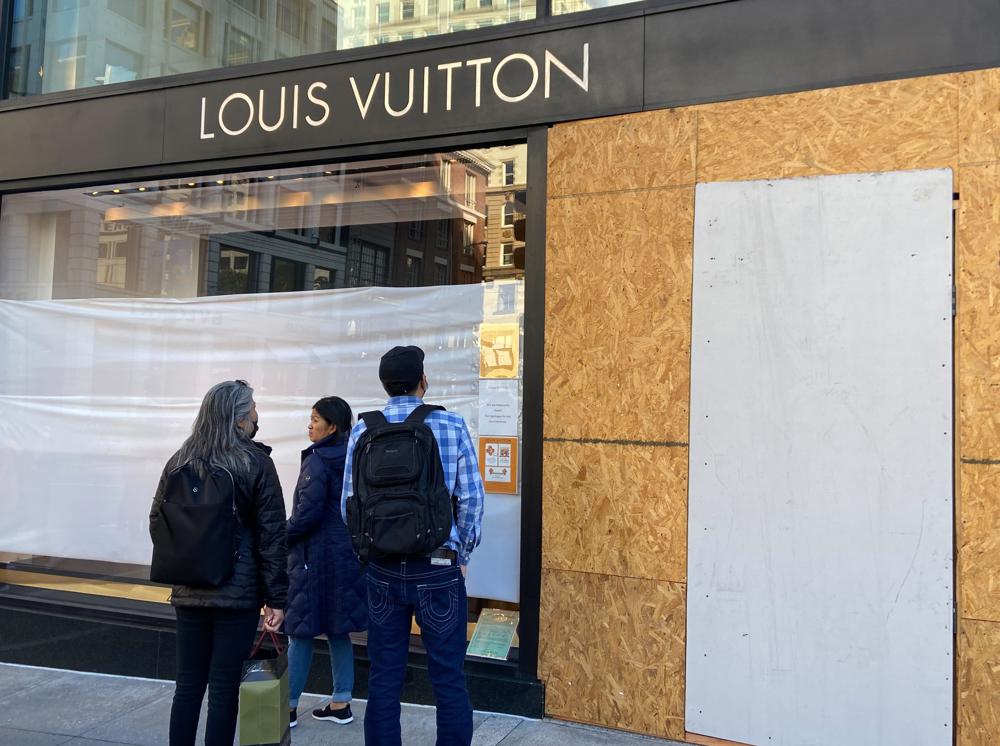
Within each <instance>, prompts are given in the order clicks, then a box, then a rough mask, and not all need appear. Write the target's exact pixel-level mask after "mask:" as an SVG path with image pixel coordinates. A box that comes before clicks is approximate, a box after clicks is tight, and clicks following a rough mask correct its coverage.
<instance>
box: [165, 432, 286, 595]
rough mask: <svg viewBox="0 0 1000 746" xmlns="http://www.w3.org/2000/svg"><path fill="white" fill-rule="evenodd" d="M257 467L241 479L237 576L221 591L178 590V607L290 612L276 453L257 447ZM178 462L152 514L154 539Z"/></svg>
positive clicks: (238, 484)
mask: <svg viewBox="0 0 1000 746" xmlns="http://www.w3.org/2000/svg"><path fill="white" fill-rule="evenodd" d="M254 445H255V446H256V447H257V448H256V449H255V451H254V458H253V465H252V468H251V469H250V472H249V473H247V474H235V475H234V476H235V478H236V512H237V516H238V517H239V523H238V528H237V531H238V537H237V541H238V546H239V548H238V550H237V553H236V560H235V562H234V564H233V573H232V575H230V576H229V578H228V579H226V580H225V582H223V583H222V585H220V586H218V587H215V588H191V587H189V586H186V585H175V586H174V588H173V593H172V594H171V596H170V602H171V603H172V604H173V605H174V606H195V607H210V608H218V609H259V608H260V607H261V606H262V605H263V604H267V605H268V606H270V607H271V608H273V609H283V608H285V605H286V602H287V597H288V575H287V572H286V568H285V556H286V551H285V501H284V500H283V499H282V497H281V482H280V481H278V472H277V471H275V468H274V462H273V461H271V456H270V453H271V449H270V448H269V447H268V446H266V445H264V444H263V443H257V442H256V441H255V442H254ZM176 463H177V454H176V453H175V454H174V455H173V456H171V457H170V459H169V460H168V461H167V465H166V466H165V467H164V469H163V475H162V476H161V477H160V484H159V485H158V486H157V488H156V495H155V496H154V498H153V508H152V510H151V511H150V513H149V524H150V529H149V530H150V534H152V532H153V524H154V523H155V522H156V521H157V520H158V519H159V512H160V511H159V506H160V503H161V502H163V488H164V484H165V482H166V477H167V474H168V473H169V472H170V470H171V469H173V468H174V466H175V465H176Z"/></svg>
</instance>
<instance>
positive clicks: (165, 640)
mask: <svg viewBox="0 0 1000 746" xmlns="http://www.w3.org/2000/svg"><path fill="white" fill-rule="evenodd" d="M48 596H50V592H44V591H40V592H34V590H33V589H23V588H18V589H17V590H16V592H12V593H7V592H0V609H3V613H2V614H0V662H3V663H20V664H27V665H32V666H43V667H48V668H62V669H69V670H74V671H91V672H94V673H108V674H117V675H121V676H139V677H144V678H149V679H163V680H168V681H172V680H173V679H174V678H175V672H176V669H175V645H176V643H175V637H174V619H173V613H172V611H171V610H170V609H169V608H164V607H163V606H162V605H160V604H145V603H141V602H131V603H130V604H129V608H130V610H128V611H124V610H123V609H122V602H121V600H120V599H115V600H114V602H113V604H112V602H110V601H109V602H106V603H105V602H104V601H103V599H94V598H93V597H89V596H87V597H83V596H79V597H78V596H77V594H72V593H61V594H60V596H62V597H65V599H64V603H61V604H56V603H53V602H52V601H51V600H49V598H48ZM355 660H356V666H355V687H354V696H355V697H357V698H359V699H366V698H367V696H368V660H367V658H366V657H365V652H364V648H363V647H361V646H355ZM465 670H466V678H467V681H468V687H469V694H470V697H471V699H472V706H473V708H475V709H476V710H482V711H488V712H497V713H506V714H510V715H520V716H522V717H530V718H540V717H542V716H543V715H544V688H543V687H542V685H541V683H540V682H538V681H526V680H524V679H523V678H520V677H519V674H518V671H517V666H516V664H514V663H509V662H508V663H493V662H482V663H480V662H477V661H467V662H466V666H465ZM330 689H331V676H330V664H329V656H328V653H327V650H326V645H325V643H321V644H317V646H316V654H315V655H314V657H313V664H312V670H311V671H310V674H309V680H308V682H307V683H306V691H307V692H316V693H322V692H329V691H330ZM403 701H404V702H408V703H411V704H428V705H432V704H434V694H433V691H432V689H431V683H430V677H429V676H428V673H427V666H426V661H425V657H424V655H423V654H421V653H419V652H417V651H411V652H410V663H409V666H408V668H407V673H406V685H405V687H404V689H403Z"/></svg>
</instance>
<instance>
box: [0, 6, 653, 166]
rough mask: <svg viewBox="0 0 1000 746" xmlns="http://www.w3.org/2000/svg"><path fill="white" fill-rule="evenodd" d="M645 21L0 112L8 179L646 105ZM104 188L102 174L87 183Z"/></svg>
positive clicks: (527, 122)
mask: <svg viewBox="0 0 1000 746" xmlns="http://www.w3.org/2000/svg"><path fill="white" fill-rule="evenodd" d="M643 28H644V21H643V19H642V18H641V17H633V18H625V19H621V20H615V21H609V22H604V23H600V24H588V25H581V26H573V27H567V28H559V29H552V30H548V31H539V32H535V33H528V34H524V33H522V34H518V35H517V36H511V37H507V38H500V39H491V40H488V41H481V42H475V43H472V44H464V45H459V44H454V43H447V40H443V43H442V46H441V47H439V48H435V49H430V50H425V51H414V52H409V53H402V54H399V53H397V54H390V55H385V56H374V55H373V56H371V57H365V58H362V59H352V60H345V61H343V62H335V63H331V64H324V65H316V64H312V65H310V66H303V67H302V68H298V69H292V70H286V71H283V72H269V73H262V74H257V75H246V76H239V77H231V71H226V70H220V71H219V75H220V77H223V76H225V79H223V80H218V81H214V82H207V83H206V82H192V83H189V84H184V82H183V79H181V80H180V81H178V80H177V79H173V80H168V81H165V84H164V86H163V87H162V88H155V89H153V90H142V91H136V92H134V93H128V92H121V93H118V94H116V95H95V96H93V97H86V98H82V99H80V100H74V101H52V102H50V103H41V104H40V105H37V106H26V107H19V108H11V109H8V110H6V111H0V142H5V143H8V144H14V143H16V144H17V145H18V147H8V148H6V152H5V153H4V158H2V159H0V183H2V182H14V181H17V180H21V179H39V178H45V177H47V176H56V175H60V174H87V173H91V174H94V173H96V172H99V171H122V170H126V169H143V168H162V167H164V166H168V165H169V164H187V166H185V169H187V170H189V169H190V168H191V166H192V164H197V163H198V162H200V161H213V162H216V163H217V162H218V161H220V160H223V159H226V158H237V157H239V158H241V159H243V160H245V158H246V157H252V158H256V157H259V156H270V155H277V154H283V153H292V152H295V151H308V150H329V149H331V148H339V147H344V146H353V145H367V144H376V143H383V142H384V143H392V142H407V141H413V140H415V139H419V138H428V137H435V136H441V135H453V134H461V133H475V132H486V131H495V130H499V129H504V128H515V127H522V128H523V127H525V126H531V125H538V124H548V123H553V122H559V121H567V120H572V119H584V118H588V117H592V116H601V115H606V114H613V113H622V112H627V111H638V110H640V109H641V108H642V104H643ZM88 181H90V182H91V183H98V180H96V179H92V180H88Z"/></svg>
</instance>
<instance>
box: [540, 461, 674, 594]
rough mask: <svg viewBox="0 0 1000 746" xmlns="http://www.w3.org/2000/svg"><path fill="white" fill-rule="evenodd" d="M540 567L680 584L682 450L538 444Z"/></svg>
mask: <svg viewBox="0 0 1000 746" xmlns="http://www.w3.org/2000/svg"><path fill="white" fill-rule="evenodd" d="M543 474H544V482H543V489H542V494H543V508H542V512H543V515H544V516H545V518H544V521H543V524H542V531H543V534H542V536H543V545H542V546H543V548H542V564H543V566H545V567H548V568H556V569H560V570H578V571H582V572H592V573H605V574H609V575H623V576H626V577H630V578H649V579H653V580H673V581H678V582H684V579H685V571H686V566H687V552H686V544H687V448H664V447H659V448H656V447H637V446H620V445H605V444H592V443H591V444H582V443H553V442H548V443H546V444H545V469H544V471H543Z"/></svg>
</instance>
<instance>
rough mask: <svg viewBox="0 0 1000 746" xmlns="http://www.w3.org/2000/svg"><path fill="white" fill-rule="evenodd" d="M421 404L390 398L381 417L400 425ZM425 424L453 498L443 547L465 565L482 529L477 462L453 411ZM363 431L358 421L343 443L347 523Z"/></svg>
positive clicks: (481, 491)
mask: <svg viewBox="0 0 1000 746" xmlns="http://www.w3.org/2000/svg"><path fill="white" fill-rule="evenodd" d="M422 403H423V402H422V401H421V399H419V398H418V397H416V396H394V397H392V398H391V399H389V401H388V402H386V405H385V408H384V409H383V410H382V414H384V415H385V418H386V419H387V420H389V422H402V421H403V420H405V419H406V418H407V416H408V415H409V414H410V412H412V411H413V410H414V409H416V408H417V406H418V405H420V404H422ZM424 422H425V423H426V425H427V426H428V427H429V428H430V429H431V432H432V433H433V434H434V437H435V438H437V442H438V450H439V451H440V452H441V463H442V465H443V466H444V478H445V484H447V485H448V486H449V488H450V489H451V494H452V495H454V497H455V502H456V506H455V523H454V524H453V525H452V527H451V537H450V538H449V539H448V541H447V542H445V546H446V547H448V548H449V549H454V550H455V551H456V552H457V553H458V558H459V562H460V563H461V564H463V565H467V564H469V555H471V554H472V550H473V549H475V548H476V547H477V546H479V539H480V537H481V535H482V527H483V502H484V500H485V499H486V491H485V490H484V489H483V480H482V477H481V476H480V475H479V460H478V458H477V457H476V449H475V448H473V446H472V437H471V436H470V435H469V429H468V428H467V427H466V426H465V420H464V419H462V416H461V415H460V414H455V413H454V412H442V411H440V410H439V411H436V412H431V413H430V414H428V415H427V417H426V418H425V419H424ZM364 431H365V423H364V421H359V422H358V424H357V425H355V426H354V429H353V430H351V437H350V440H348V441H347V464H346V465H345V466H344V491H343V494H342V495H341V499H340V510H341V513H342V515H343V516H344V521H345V522H346V520H347V498H348V497H350V496H351V495H352V494H354V484H353V481H352V477H351V474H352V472H353V465H354V445H355V444H356V443H357V441H358V437H359V436H360V435H361V433H363V432H364Z"/></svg>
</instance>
